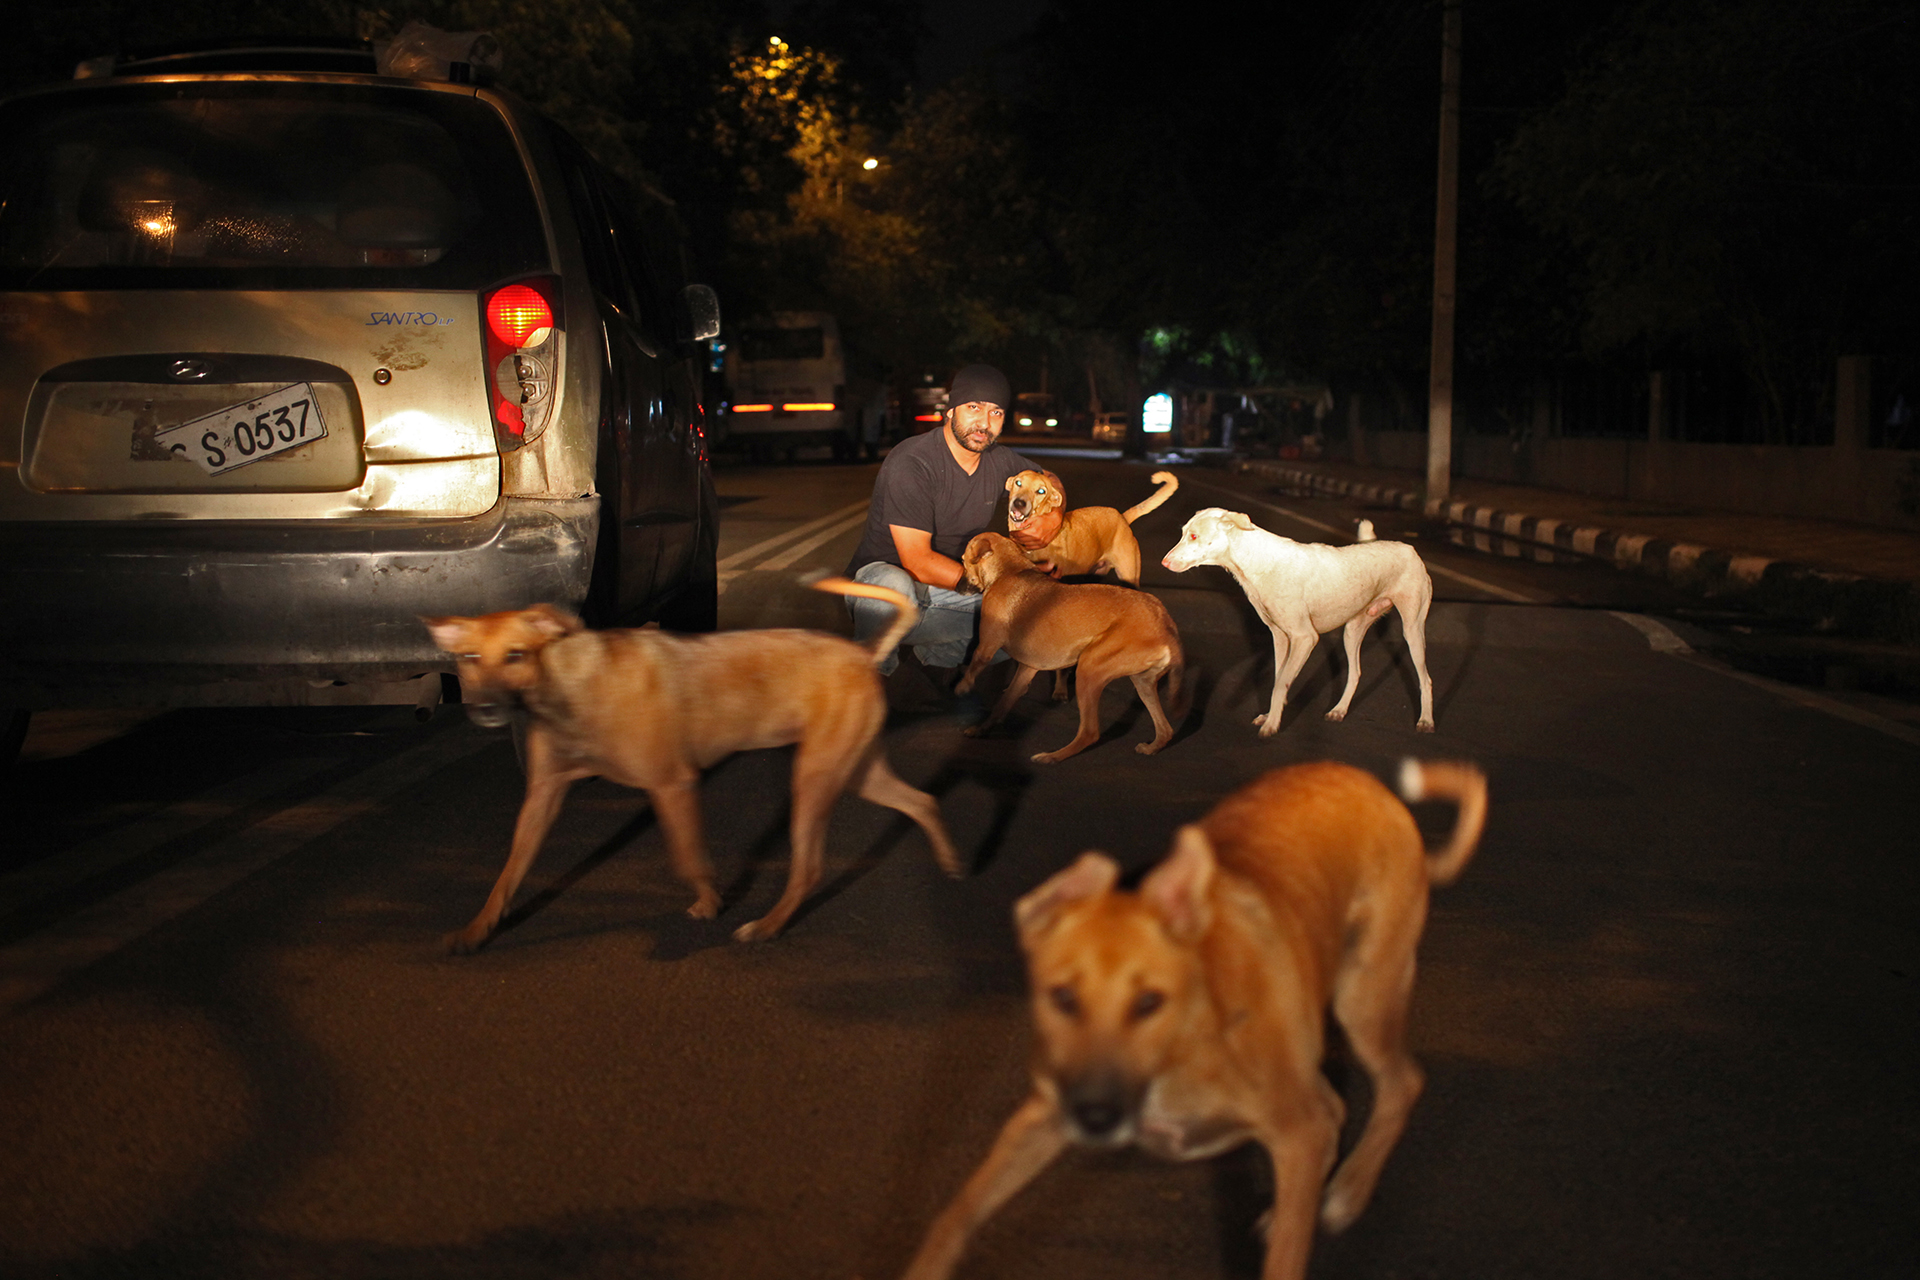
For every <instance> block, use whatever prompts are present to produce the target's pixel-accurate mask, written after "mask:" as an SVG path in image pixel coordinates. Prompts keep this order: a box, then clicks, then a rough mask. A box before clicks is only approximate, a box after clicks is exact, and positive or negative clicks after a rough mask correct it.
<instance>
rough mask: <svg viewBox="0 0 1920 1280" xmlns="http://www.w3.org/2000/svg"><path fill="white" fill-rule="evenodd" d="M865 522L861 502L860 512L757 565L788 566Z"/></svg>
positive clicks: (769, 567)
mask: <svg viewBox="0 0 1920 1280" xmlns="http://www.w3.org/2000/svg"><path fill="white" fill-rule="evenodd" d="M866 522H867V509H866V504H865V503H862V504H861V505H860V514H858V515H855V516H849V517H848V518H847V519H845V520H842V521H841V522H840V523H839V524H836V525H829V526H828V527H826V528H825V529H822V530H821V531H820V532H819V533H816V534H814V535H813V536H812V537H811V538H808V539H807V540H806V541H805V542H800V543H796V544H794V545H793V546H791V547H789V548H788V549H787V550H785V551H783V552H781V553H780V554H779V555H777V556H775V557H773V558H772V559H771V560H768V561H766V562H764V563H763V564H761V565H760V566H758V567H759V568H762V569H785V568H788V567H789V566H791V565H792V564H793V563H794V562H795V561H796V560H798V559H799V558H800V557H801V556H804V555H806V554H807V553H808V552H810V551H812V550H813V549H814V548H815V547H818V546H820V545H821V544H823V543H827V542H832V541H833V540H834V539H835V538H837V537H839V536H840V535H841V534H843V533H845V532H846V531H847V530H849V529H857V528H859V527H860V526H861V525H863V524H865V523H866Z"/></svg>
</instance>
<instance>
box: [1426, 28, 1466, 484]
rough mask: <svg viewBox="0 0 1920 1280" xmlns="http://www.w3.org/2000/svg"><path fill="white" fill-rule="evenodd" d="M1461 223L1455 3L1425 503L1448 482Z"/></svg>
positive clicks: (1448, 44) (1443, 55) (1436, 253)
mask: <svg viewBox="0 0 1920 1280" xmlns="http://www.w3.org/2000/svg"><path fill="white" fill-rule="evenodd" d="M1459 222H1460V0H1446V17H1445V21H1444V25H1443V27H1442V29H1441V36H1440V181H1439V196H1438V199H1437V201H1436V205H1435V209H1434V214H1433V356H1432V359H1431V361H1430V363H1429V366H1428V369H1427V500H1428V501H1429V502H1432V501H1436V500H1437V501H1440V502H1445V501H1446V500H1447V498H1448V496H1449V495H1450V493H1451V492H1452V482H1453V302H1454V277H1455V274H1456V256H1457V254H1456V246H1457V243H1458V241H1459Z"/></svg>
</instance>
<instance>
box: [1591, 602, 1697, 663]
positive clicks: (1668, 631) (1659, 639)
mask: <svg viewBox="0 0 1920 1280" xmlns="http://www.w3.org/2000/svg"><path fill="white" fill-rule="evenodd" d="M1607 612H1608V613H1610V614H1612V615H1613V616H1614V617H1616V618H1618V619H1620V621H1622V622H1624V623H1626V624H1627V625H1628V626H1630V627H1632V628H1633V629H1634V630H1635V631H1638V632H1639V633H1640V634H1641V635H1643V636H1645V637H1646V638H1647V644H1648V646H1649V647H1651V648H1652V649H1653V651H1654V652H1655V653H1692V652H1693V646H1692V645H1690V644H1688V643H1687V642H1686V641H1685V640H1682V639H1681V638H1680V637H1679V636H1677V635H1675V634H1674V633H1673V629H1672V628H1670V627H1668V626H1667V624H1666V623H1664V622H1661V621H1660V620H1658V619H1657V618H1649V617H1647V616H1646V615H1645V614H1641V613H1622V612H1620V611H1619V610H1618V609H1609V610H1607Z"/></svg>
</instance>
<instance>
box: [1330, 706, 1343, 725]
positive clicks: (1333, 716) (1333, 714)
mask: <svg viewBox="0 0 1920 1280" xmlns="http://www.w3.org/2000/svg"><path fill="white" fill-rule="evenodd" d="M1346 718H1347V713H1346V712H1344V711H1342V710H1341V709H1340V708H1338V707H1335V708H1334V709H1333V710H1331V711H1329V712H1327V721H1328V723H1329V724H1339V723H1340V722H1341V721H1342V720H1345V719H1346Z"/></svg>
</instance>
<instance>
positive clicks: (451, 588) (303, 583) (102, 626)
mask: <svg viewBox="0 0 1920 1280" xmlns="http://www.w3.org/2000/svg"><path fill="white" fill-rule="evenodd" d="M599 520H600V500H599V499H598V498H597V497H587V498H577V499H571V500H566V501H558V502H549V501H540V500H535V499H526V498H504V499H502V500H501V501H500V502H499V503H497V504H496V505H495V506H494V508H493V509H492V510H491V511H489V512H487V513H486V514H484V515H480V516H475V517H471V518H468V519H455V520H397V521H377V522H376V521H373V520H367V521H360V520H354V521H346V520H339V521H262V522H246V523H240V522H233V523H229V522H213V521H192V522H181V523H179V524H171V523H166V524H163V523H145V522H114V523H97V524H96V523H85V524H73V523H60V524H54V523H45V524H40V523H35V524H27V523H5V524H0V706H15V707H57V706H88V705H111V704H113V703H116V702H118V703H125V702H148V703H152V704H155V705H195V704H201V703H207V702H214V703H222V704H232V703H234V702H235V701H240V702H265V703H284V702H290V701H306V700H309V699H305V698H302V697H300V696H297V694H289V693H287V692H286V691H284V690H282V691H279V692H275V691H274V690H273V689H272V688H270V687H269V686H273V685H275V684H276V683H280V684H288V685H290V686H291V687H292V688H294V689H297V688H299V687H301V686H303V685H304V686H307V687H316V682H318V685H320V686H324V685H326V684H329V683H331V682H336V681H338V682H346V683H348V684H359V683H366V682H379V683H391V682H397V681H402V680H408V679H410V678H412V677H414V676H418V675H420V674H421V673H423V672H431V671H451V670H452V669H453V664H452V659H451V658H450V657H449V656H448V655H446V654H443V653H440V652H439V651H438V650H436V649H435V648H434V646H433V642H432V641H431V639H430V638H429V637H428V635H427V631H426V628H425V627H423V626H421V625H420V615H422V614H428V615H432V614H476V613H490V612H493V611H495V610H499V609H516V608H521V607H523V606H525V605H528V604H533V603H535V602H538V601H551V602H553V603H556V604H561V605H565V606H566V607H568V608H576V609H577V608H578V607H579V606H580V604H581V602H582V601H583V600H584V599H585V598H586V594H587V585H588V582H589V580H590V578H591V576H592V571H593V554H594V546H595V540H596V535H597V533H598V530H599ZM242 686H259V688H258V689H256V690H254V691H252V692H249V691H248V690H247V689H246V688H243V687H242ZM312 700H324V699H312Z"/></svg>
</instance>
